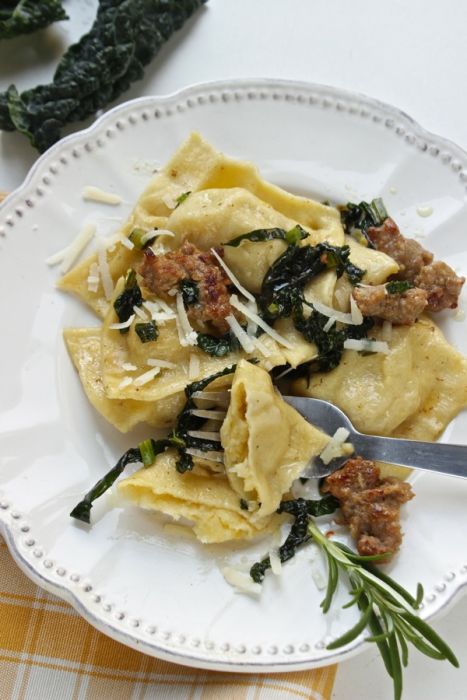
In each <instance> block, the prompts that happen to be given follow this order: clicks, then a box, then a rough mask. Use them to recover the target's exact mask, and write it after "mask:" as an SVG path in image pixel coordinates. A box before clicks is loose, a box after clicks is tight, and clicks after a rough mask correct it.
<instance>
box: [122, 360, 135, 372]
mask: <svg viewBox="0 0 467 700" xmlns="http://www.w3.org/2000/svg"><path fill="white" fill-rule="evenodd" d="M122 369H124V370H125V372H134V371H135V369H138V368H137V366H136V365H132V364H131V362H124V363H123V364H122Z"/></svg>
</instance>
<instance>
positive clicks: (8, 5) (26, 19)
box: [0, 0, 68, 39]
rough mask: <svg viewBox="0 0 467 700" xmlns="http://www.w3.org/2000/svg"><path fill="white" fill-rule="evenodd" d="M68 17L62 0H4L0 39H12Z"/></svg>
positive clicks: (0, 16)
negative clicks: (39, 0)
mask: <svg viewBox="0 0 467 700" xmlns="http://www.w3.org/2000/svg"><path fill="white" fill-rule="evenodd" d="M62 19H68V16H67V14H66V12H65V10H64V9H63V7H62V0H41V2H37V0H19V2H18V1H17V0H14V1H12V0H4V2H2V4H1V6H0V39H11V38H12V37H15V36H19V35H20V34H29V33H31V32H35V31H36V30H37V29H43V28H44V27H47V26H48V25H49V24H52V23H53V22H59V21H60V20H62Z"/></svg>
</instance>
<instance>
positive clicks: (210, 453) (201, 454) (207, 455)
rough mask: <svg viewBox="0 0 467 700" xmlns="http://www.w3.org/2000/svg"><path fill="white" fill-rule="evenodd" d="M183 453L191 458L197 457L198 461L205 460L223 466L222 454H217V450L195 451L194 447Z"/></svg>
mask: <svg viewBox="0 0 467 700" xmlns="http://www.w3.org/2000/svg"><path fill="white" fill-rule="evenodd" d="M185 452H186V453H187V454H189V455H191V456H192V457H198V459H206V460H207V461H208V462H219V463H220V464H224V453H223V452H217V450H207V451H206V452H205V451H204V450H196V449H195V448H194V447H187V449H186V450H185Z"/></svg>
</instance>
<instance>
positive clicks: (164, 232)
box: [142, 228, 175, 240]
mask: <svg viewBox="0 0 467 700" xmlns="http://www.w3.org/2000/svg"><path fill="white" fill-rule="evenodd" d="M152 236H157V238H160V237H161V236H170V237H171V238H175V233H174V232H173V231H169V229H168V228H155V229H154V230H153V231H152ZM152 236H151V238H152ZM142 240H144V237H143V239H142Z"/></svg>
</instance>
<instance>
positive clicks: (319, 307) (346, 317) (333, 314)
mask: <svg viewBox="0 0 467 700" xmlns="http://www.w3.org/2000/svg"><path fill="white" fill-rule="evenodd" d="M310 304H312V306H313V308H314V309H315V310H316V311H317V312H318V313H320V314H323V316H328V317H329V318H334V319H335V320H336V321H339V322H340V323H345V324H346V325H348V326H359V325H360V324H361V323H363V316H362V319H361V321H360V323H355V322H354V320H353V318H352V314H346V313H344V312H343V311H338V310H337V309H333V308H332V306H326V304H322V303H321V302H320V301H317V300H316V299H312V300H311V301H310Z"/></svg>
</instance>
